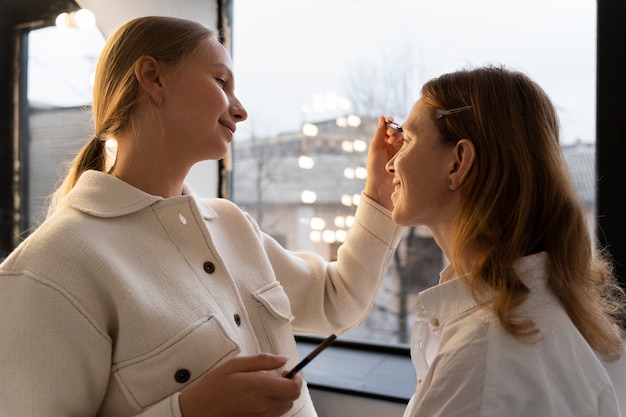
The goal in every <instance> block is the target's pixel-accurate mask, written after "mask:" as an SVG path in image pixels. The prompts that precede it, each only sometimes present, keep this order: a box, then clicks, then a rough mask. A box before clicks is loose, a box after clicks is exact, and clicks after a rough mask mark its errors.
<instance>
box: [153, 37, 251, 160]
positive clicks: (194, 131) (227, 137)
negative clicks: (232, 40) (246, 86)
mask: <svg viewBox="0 0 626 417" xmlns="http://www.w3.org/2000/svg"><path fill="white" fill-rule="evenodd" d="M161 81H162V84H163V102H162V104H161V106H162V108H161V109H160V110H161V114H162V120H163V127H164V130H165V135H164V136H165V137H166V138H168V142H169V143H168V144H166V146H170V147H171V151H172V152H173V155H179V156H180V157H183V158H188V159H190V160H191V162H192V163H193V162H197V161H200V160H205V159H219V158H222V157H223V156H224V155H225V154H226V152H227V150H228V144H229V143H230V142H231V141H232V140H233V134H234V133H235V130H236V123H238V122H241V121H244V120H245V119H246V118H247V113H246V110H245V109H244V107H243V106H242V104H241V103H240V102H239V100H238V99H237V98H236V97H235V93H234V88H235V83H234V78H233V72H232V62H231V58H230V56H229V54H228V52H227V51H226V49H224V47H223V46H222V45H221V44H220V43H219V42H218V41H217V40H214V39H207V40H206V41H204V42H202V43H201V44H200V46H199V48H198V49H197V51H195V52H194V53H192V54H191V55H189V56H188V57H187V58H185V59H184V60H183V61H182V62H181V63H180V64H177V65H173V66H171V67H168V68H166V70H165V71H164V73H163V77H162V79H161Z"/></svg>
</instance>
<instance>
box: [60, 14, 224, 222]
mask: <svg viewBox="0 0 626 417" xmlns="http://www.w3.org/2000/svg"><path fill="white" fill-rule="evenodd" d="M216 36H217V34H216V33H215V32H214V31H212V30H210V29H208V28H205V27H204V26H202V25H201V24H199V23H196V22H193V21H190V20H186V19H179V18H173V17H165V16H146V17H140V18H137V19H134V20H131V21H129V22H127V23H125V24H124V25H122V26H121V27H120V28H118V29H117V30H116V31H115V32H114V33H113V34H112V35H111V36H110V37H109V39H108V40H107V42H106V44H105V46H104V49H103V50H102V53H101V54H100V58H99V60H98V64H97V66H96V76H95V83H94V87H93V105H92V112H93V122H94V135H93V137H92V138H91V140H90V141H89V142H87V144H85V146H84V147H83V148H82V149H81V150H80V151H79V153H78V154H77V155H76V157H75V158H74V160H73V161H72V164H71V166H70V169H69V172H68V173H67V175H66V177H65V179H64V180H63V182H62V183H61V185H60V186H59V188H58V189H57V190H56V191H55V192H54V194H53V195H52V199H51V200H50V204H49V207H48V214H51V213H52V212H53V211H54V210H55V208H56V206H57V205H58V202H59V200H60V199H61V198H62V197H63V196H65V195H66V194H67V193H69V192H70V190H71V189H72V188H73V187H74V185H75V184H76V182H77V181H78V178H79V177H80V176H81V174H82V173H83V172H85V171H87V170H91V169H93V170H98V171H103V170H104V169H105V162H106V158H105V141H106V139H108V138H114V137H115V136H116V133H118V132H119V131H120V130H121V129H124V128H126V127H127V126H128V125H129V123H131V119H132V117H133V113H134V111H135V107H136V105H137V102H138V98H139V84H138V82H137V78H136V77H135V71H134V70H135V63H136V62H137V60H138V59H139V58H140V57H142V56H151V57H153V58H155V59H157V60H160V61H165V62H169V63H171V64H173V65H174V64H176V63H178V62H180V61H181V60H182V59H183V58H185V57H187V56H188V55H190V54H192V53H193V52H194V51H195V50H196V49H197V48H198V46H199V45H200V44H201V42H202V41H204V40H206V39H210V38H216Z"/></svg>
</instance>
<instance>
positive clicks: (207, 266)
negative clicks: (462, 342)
mask: <svg viewBox="0 0 626 417" xmlns="http://www.w3.org/2000/svg"><path fill="white" fill-rule="evenodd" d="M202 267H203V268H204V272H206V273H207V274H212V273H213V272H215V265H213V262H205V263H204V265H202Z"/></svg>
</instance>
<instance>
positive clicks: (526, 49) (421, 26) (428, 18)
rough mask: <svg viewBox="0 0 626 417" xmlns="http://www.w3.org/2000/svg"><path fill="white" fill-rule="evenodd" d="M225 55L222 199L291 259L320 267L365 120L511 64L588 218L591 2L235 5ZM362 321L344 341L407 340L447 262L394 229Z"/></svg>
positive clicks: (400, 113) (348, 196)
mask: <svg viewBox="0 0 626 417" xmlns="http://www.w3.org/2000/svg"><path fill="white" fill-rule="evenodd" d="M233 13H234V15H233V22H234V24H233V58H234V62H235V72H236V81H237V89H238V95H239V98H240V99H241V100H242V102H243V103H244V105H245V106H246V107H247V110H248V112H249V119H248V120H247V121H246V122H245V123H243V124H242V125H241V127H240V128H239V130H238V131H237V137H236V139H235V142H234V159H233V160H234V163H233V167H234V168H233V169H234V171H233V172H234V173H233V175H234V180H233V181H234V183H233V197H234V200H235V201H236V202H237V203H238V204H239V205H240V206H241V207H242V208H244V209H246V210H248V211H250V213H251V214H252V215H254V216H255V217H256V219H257V220H258V222H259V223H260V225H261V227H262V229H263V230H264V231H266V232H268V233H269V234H271V235H273V236H274V237H275V238H276V239H277V240H278V241H279V242H280V243H282V244H284V245H285V246H286V247H288V248H289V249H293V250H314V251H317V252H318V253H320V254H321V255H323V256H326V257H328V258H329V259H332V258H333V257H334V256H335V254H336V250H337V247H338V246H339V245H340V244H341V241H342V237H343V236H344V234H345V231H346V230H347V228H348V227H349V225H350V220H351V217H350V216H351V215H352V214H353V213H354V205H355V204H356V203H357V200H358V194H359V193H360V191H361V190H362V189H363V185H364V178H363V175H362V174H363V168H364V166H365V159H366V149H365V148H366V145H367V143H368V142H369V139H370V137H371V135H372V133H373V125H374V123H375V121H376V117H377V116H379V115H381V114H384V115H387V116H394V117H395V118H396V120H398V121H401V120H402V119H403V118H404V117H406V113H407V111H408V110H409V108H410V106H411V105H412V104H413V102H414V101H415V100H416V99H417V98H418V93H419V89H420V87H421V85H422V83H424V82H425V81H427V80H429V79H430V78H432V77H435V76H437V75H439V74H441V73H444V72H449V71H453V70H456V69H459V68H461V67H464V66H478V65H482V64H487V63H497V64H505V65H507V66H508V67H511V68H516V69H521V70H523V71H525V72H527V73H528V74H529V75H530V76H531V77H532V78H533V79H535V80H536V81H538V82H539V83H540V84H541V85H542V86H543V87H544V88H545V90H546V91H547V93H548V94H549V95H550V96H551V98H552V99H553V101H554V103H555V104H556V106H557V107H558V111H559V117H560V119H561V123H562V141H563V145H564V150H565V151H566V155H567V158H568V163H569V166H570V167H571V170H572V174H573V176H574V180H575V182H576V184H577V187H578V191H579V195H580V196H581V198H582V199H583V200H584V201H583V202H584V204H585V206H586V207H587V208H588V209H589V214H590V219H593V211H594V207H595V202H594V198H595V197H594V195H595V194H594V185H593V184H594V161H595V156H594V155H595V149H594V143H595V82H596V75H595V48H596V45H595V42H596V2H595V1H593V0H576V1H573V2H572V1H566V0H524V1H520V0H514V1H507V2H500V1H497V0H472V1H467V0H445V1H436V2H423V1H412V2H409V1H403V0H315V1H313V0H302V1H298V2H294V1H289V0H264V1H263V2H259V1H256V0H234V8H233ZM406 233H407V234H406V237H405V238H404V240H403V242H402V243H401V245H400V247H399V249H398V251H397V254H396V256H395V257H394V259H393V260H392V262H391V264H390V268H389V270H388V273H387V277H386V279H385V283H384V285H383V288H381V290H380V293H379V296H378V299H377V300H376V305H375V307H374V308H373V310H372V312H371V314H370V315H369V316H368V318H367V319H366V320H365V322H364V323H363V324H362V325H361V326H360V327H359V328H358V329H356V330H354V331H352V332H351V333H350V334H349V335H348V337H353V338H359V339H364V340H365V339H366V340H368V341H372V340H377V341H381V342H391V343H401V344H405V343H408V335H409V334H410V326H411V321H412V317H413V315H414V312H413V309H414V297H415V295H416V294H417V292H418V291H420V290H422V289H424V288H425V287H427V286H431V285H433V284H434V283H436V282H437V280H438V272H439V271H440V270H441V269H442V268H443V266H444V264H445V262H446V261H445V259H444V258H443V257H442V255H441V252H440V251H439V249H438V247H437V246H436V244H435V243H434V241H433V239H432V238H431V236H430V233H429V231H428V230H427V229H422V228H414V229H408V230H407V231H406Z"/></svg>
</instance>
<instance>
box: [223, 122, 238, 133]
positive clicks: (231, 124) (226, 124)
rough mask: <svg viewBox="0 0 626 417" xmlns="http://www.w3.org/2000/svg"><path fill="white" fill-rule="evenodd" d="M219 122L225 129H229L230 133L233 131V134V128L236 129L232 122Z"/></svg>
mask: <svg viewBox="0 0 626 417" xmlns="http://www.w3.org/2000/svg"><path fill="white" fill-rule="evenodd" d="M220 124H221V125H222V126H224V127H225V128H226V129H228V130H230V131H231V133H233V134H234V133H235V130H237V127H236V126H235V124H234V123H230V122H226V121H223V120H220Z"/></svg>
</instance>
